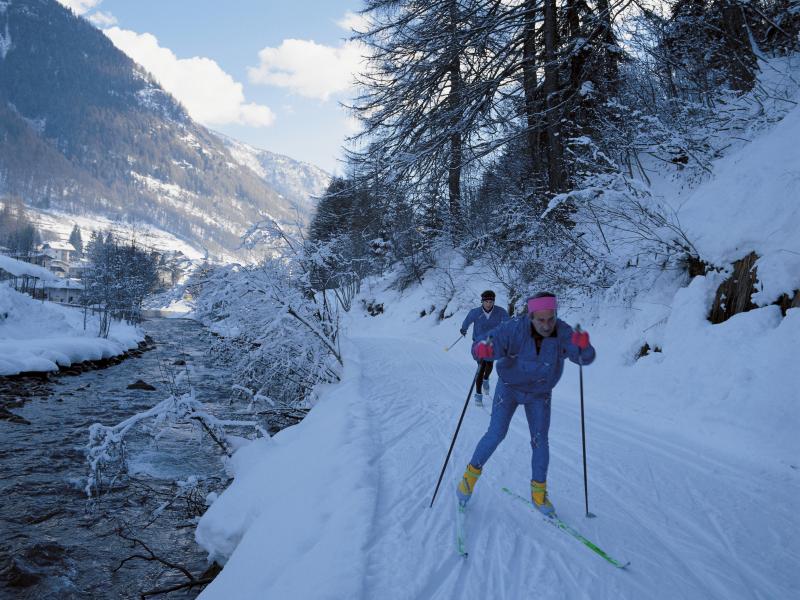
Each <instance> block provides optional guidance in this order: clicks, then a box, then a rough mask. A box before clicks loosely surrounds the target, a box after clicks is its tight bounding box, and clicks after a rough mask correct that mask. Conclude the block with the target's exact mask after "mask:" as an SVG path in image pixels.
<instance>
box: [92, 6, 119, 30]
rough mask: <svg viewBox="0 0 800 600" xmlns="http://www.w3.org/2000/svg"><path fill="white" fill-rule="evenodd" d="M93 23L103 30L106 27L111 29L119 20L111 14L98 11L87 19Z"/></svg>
mask: <svg viewBox="0 0 800 600" xmlns="http://www.w3.org/2000/svg"><path fill="white" fill-rule="evenodd" d="M86 18H87V19H89V20H90V21H91V22H92V25H94V26H95V27H99V28H100V29H103V28H104V27H111V26H112V25H116V24H117V18H116V17H115V16H114V15H112V14H111V13H107V12H103V11H101V10H98V11H97V12H96V13H92V14H90V15H89V16H88V17H86Z"/></svg>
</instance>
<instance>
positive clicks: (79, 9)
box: [58, 0, 103, 15]
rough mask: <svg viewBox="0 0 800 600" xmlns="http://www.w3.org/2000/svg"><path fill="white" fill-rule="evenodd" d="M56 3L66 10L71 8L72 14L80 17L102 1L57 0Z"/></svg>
mask: <svg viewBox="0 0 800 600" xmlns="http://www.w3.org/2000/svg"><path fill="white" fill-rule="evenodd" d="M58 1H59V2H60V3H61V4H63V5H64V6H66V7H67V8H71V9H72V12H74V13H75V14H76V15H82V14H84V13H85V12H88V11H90V10H92V9H93V8H94V7H95V6H97V5H98V4H100V3H101V2H102V1H103V0H58Z"/></svg>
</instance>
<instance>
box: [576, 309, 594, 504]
mask: <svg viewBox="0 0 800 600" xmlns="http://www.w3.org/2000/svg"><path fill="white" fill-rule="evenodd" d="M572 343H573V344H575V345H576V346H577V347H578V373H579V378H580V388H581V442H582V444H583V494H584V499H585V502H586V518H587V519H590V518H592V517H594V516H596V515H594V514H592V513H590V512H589V478H588V476H587V474H586V426H585V424H584V419H583V354H582V352H583V349H584V348H587V347H588V346H589V334H588V333H586V332H585V331H583V329H581V326H580V325H575V331H574V332H573V333H572Z"/></svg>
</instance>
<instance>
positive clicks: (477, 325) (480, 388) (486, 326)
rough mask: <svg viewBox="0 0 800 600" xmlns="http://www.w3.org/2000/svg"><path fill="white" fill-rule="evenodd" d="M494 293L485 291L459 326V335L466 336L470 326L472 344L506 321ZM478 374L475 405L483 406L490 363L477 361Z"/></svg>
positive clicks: (504, 311) (503, 310)
mask: <svg viewBox="0 0 800 600" xmlns="http://www.w3.org/2000/svg"><path fill="white" fill-rule="evenodd" d="M494 300H495V293H494V292H493V291H492V290H486V291H485V292H483V293H482V294H481V305H480V306H478V307H476V308H473V309H472V310H471V311H469V313H467V318H466V319H464V322H463V323H462V324H461V335H467V329H469V326H470V324H471V325H472V343H473V344H474V343H475V342H480V341H481V340H483V339H485V338H486V335H487V334H488V333H489V332H490V331H491V330H492V329H494V328H495V327H497V326H498V325H500V324H501V323H503V322H505V321H507V320H508V313H507V312H506V310H505V309H504V308H503V307H501V306H495V305H494ZM478 364H479V368H478V374H477V376H476V377H475V404H477V405H478V406H483V394H486V395H489V375H491V374H492V366H493V363H492V361H489V360H487V361H482V360H479V361H478Z"/></svg>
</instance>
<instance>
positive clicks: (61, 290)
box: [42, 278, 83, 304]
mask: <svg viewBox="0 0 800 600" xmlns="http://www.w3.org/2000/svg"><path fill="white" fill-rule="evenodd" d="M42 292H43V294H44V299H45V300H50V302H61V303H64V304H79V303H80V301H81V296H82V295H83V284H82V283H81V282H80V281H78V280H77V279H69V278H59V279H58V281H50V282H46V283H44V286H43V289H42Z"/></svg>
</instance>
